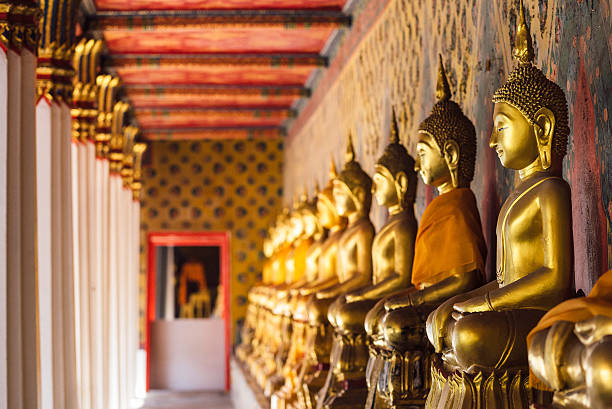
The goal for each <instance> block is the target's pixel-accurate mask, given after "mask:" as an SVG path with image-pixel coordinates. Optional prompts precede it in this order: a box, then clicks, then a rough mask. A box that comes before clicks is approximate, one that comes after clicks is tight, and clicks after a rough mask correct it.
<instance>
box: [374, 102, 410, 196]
mask: <svg viewBox="0 0 612 409" xmlns="http://www.w3.org/2000/svg"><path fill="white" fill-rule="evenodd" d="M376 165H377V166H382V167H383V168H385V169H387V170H388V171H389V173H390V174H391V176H392V177H393V178H394V179H395V177H396V176H397V174H398V173H399V172H404V174H405V175H406V179H407V182H408V190H407V191H406V193H405V194H404V195H403V197H401V198H399V199H400V201H401V205H402V207H403V208H405V207H407V206H409V205H410V204H412V203H414V199H415V197H416V186H417V174H416V172H415V171H414V158H413V157H412V156H410V155H409V154H408V151H407V150H406V148H405V147H404V145H402V144H401V143H400V140H399V127H398V126H397V118H396V116H395V110H393V111H392V112H391V129H390V133H389V145H387V147H386V148H385V151H384V152H383V154H382V156H381V157H380V158H379V159H378V161H377V162H376Z"/></svg>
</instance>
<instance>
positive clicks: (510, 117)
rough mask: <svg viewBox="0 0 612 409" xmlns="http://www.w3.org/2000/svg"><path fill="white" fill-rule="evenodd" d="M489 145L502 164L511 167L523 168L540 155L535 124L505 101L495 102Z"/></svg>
mask: <svg viewBox="0 0 612 409" xmlns="http://www.w3.org/2000/svg"><path fill="white" fill-rule="evenodd" d="M489 146H490V147H491V148H493V149H495V152H497V156H498V157H499V160H500V161H501V163H502V165H504V167H506V168H510V169H515V170H520V169H523V168H525V167H527V166H529V165H530V164H532V163H533V162H534V161H535V160H536V159H537V158H538V156H539V152H538V145H537V141H536V136H535V131H534V129H533V125H531V124H530V123H529V121H527V119H526V118H525V117H524V116H523V114H522V113H521V112H520V111H519V110H518V109H516V108H514V107H513V106H512V105H510V104H507V103H505V102H498V103H496V104H495V109H494V111H493V133H492V134H491V140H490V142H489Z"/></svg>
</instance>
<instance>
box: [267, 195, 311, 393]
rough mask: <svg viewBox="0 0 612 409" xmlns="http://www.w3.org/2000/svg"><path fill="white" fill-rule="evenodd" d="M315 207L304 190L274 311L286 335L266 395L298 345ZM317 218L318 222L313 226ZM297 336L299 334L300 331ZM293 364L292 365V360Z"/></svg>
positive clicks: (295, 213)
mask: <svg viewBox="0 0 612 409" xmlns="http://www.w3.org/2000/svg"><path fill="white" fill-rule="evenodd" d="M314 208H315V207H314V204H311V203H309V201H308V196H306V193H304V194H303V195H302V197H301V200H300V202H299V203H297V204H296V206H295V208H294V211H293V213H292V214H291V219H290V226H291V232H292V234H291V235H290V237H289V240H291V241H292V242H293V245H292V247H293V249H292V251H291V252H290V254H289V256H288V257H287V262H286V266H287V267H286V270H287V276H286V280H285V283H286V287H285V288H284V290H282V291H279V292H278V293H277V303H276V307H275V309H274V314H275V315H276V316H277V319H279V320H280V325H279V332H278V333H280V334H282V336H281V337H277V340H278V345H279V346H278V348H277V352H276V355H275V363H276V367H275V369H274V374H272V375H270V377H269V379H268V380H267V382H266V385H265V388H264V393H265V395H266V396H270V395H271V394H273V393H274V392H275V391H276V390H277V389H278V388H280V387H281V386H282V384H283V383H284V381H285V372H286V370H287V368H286V364H287V358H288V354H289V352H290V348H291V347H292V346H294V342H292V341H293V339H294V336H293V330H294V325H293V322H292V321H293V312H294V311H295V306H296V303H297V297H298V295H299V293H298V292H297V290H298V289H299V288H300V287H302V286H303V285H305V284H306V283H305V278H304V276H305V275H306V269H307V258H308V254H309V251H310V248H311V247H312V246H313V244H314V243H315V240H316V238H315V234H317V233H318V229H317V225H316V217H307V216H308V215H310V214H311V213H314ZM305 216H306V217H305ZM313 219H314V220H313ZM313 221H314V222H315V225H313V223H312V222H313ZM307 222H308V224H307ZM296 336H299V334H298V335H296ZM289 365H291V362H290V363H289Z"/></svg>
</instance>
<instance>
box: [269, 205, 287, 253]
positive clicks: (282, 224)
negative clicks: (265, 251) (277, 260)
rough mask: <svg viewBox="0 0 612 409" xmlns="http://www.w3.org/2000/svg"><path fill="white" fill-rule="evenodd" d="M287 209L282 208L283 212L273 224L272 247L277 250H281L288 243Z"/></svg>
mask: <svg viewBox="0 0 612 409" xmlns="http://www.w3.org/2000/svg"><path fill="white" fill-rule="evenodd" d="M289 215H290V212H289V209H288V208H287V207H285V208H283V211H282V212H281V213H280V214H279V215H278V216H277V217H276V222H275V223H274V226H275V227H274V239H273V241H274V247H275V248H276V249H277V251H278V250H282V248H283V247H285V245H286V244H290V242H289Z"/></svg>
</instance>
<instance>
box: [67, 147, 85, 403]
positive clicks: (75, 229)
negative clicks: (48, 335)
mask: <svg viewBox="0 0 612 409" xmlns="http://www.w3.org/2000/svg"><path fill="white" fill-rule="evenodd" d="M79 145H80V142H78V141H75V140H72V142H71V144H70V164H71V166H70V182H71V186H70V187H71V191H72V195H71V202H72V217H71V219H72V246H70V247H71V248H72V272H73V274H72V280H73V283H74V286H73V294H74V332H75V336H74V351H75V374H76V378H77V399H78V401H77V403H78V405H79V407H81V399H82V394H81V390H82V384H83V382H82V379H81V373H82V365H81V362H82V353H81V350H82V348H81V344H82V342H83V341H82V322H81V303H82V296H81V278H80V277H81V252H80V246H79V242H80V237H81V234H80V226H79V222H80V220H79V219H80V216H79V212H80V206H79Z"/></svg>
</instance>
